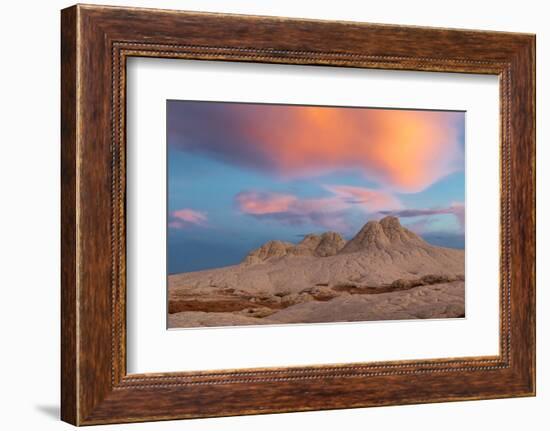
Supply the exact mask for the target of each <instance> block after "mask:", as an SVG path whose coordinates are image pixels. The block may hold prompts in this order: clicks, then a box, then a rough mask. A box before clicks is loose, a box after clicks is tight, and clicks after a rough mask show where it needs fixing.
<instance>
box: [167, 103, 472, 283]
mask: <svg viewBox="0 0 550 431" xmlns="http://www.w3.org/2000/svg"><path fill="white" fill-rule="evenodd" d="M464 122H465V113H464V112H457V111H427V110H406V109H375V108H358V107H332V106H330V107H329V106H306V105H273V104H252V103H227V102H200V101H178V100H169V101H167V143H168V151H167V154H168V156H167V164H168V214H167V222H168V272H169V273H170V274H174V273H181V272H188V271H198V270H202V269H210V268H216V267H221V266H228V265H233V264H237V263H239V262H240V261H242V259H243V258H244V257H245V256H246V254H247V253H248V252H249V251H251V250H252V249H254V248H257V247H259V246H260V245H262V244H263V243H265V242H267V241H269V240H273V239H277V240H282V241H289V242H293V243H296V242H299V241H300V240H301V239H302V237H303V236H304V235H307V234H309V233H321V232H326V231H336V232H339V233H341V234H342V235H343V236H344V237H345V238H348V239H349V238H351V237H353V235H354V234H355V233H357V232H358V231H359V230H360V229H361V227H362V226H363V225H364V224H365V223H366V222H367V221H369V220H378V219H380V218H382V217H384V216H385V215H395V216H397V217H399V219H400V220H401V223H402V224H403V225H404V226H406V227H407V228H409V229H411V230H412V231H414V232H416V233H417V234H419V235H421V236H422V237H423V238H424V239H425V240H426V241H428V242H430V243H432V244H435V245H441V246H445V247H453V248H464V198H465V196H464V194H465V177H464V164H465V161H464V157H465V154H464V132H465V124H464Z"/></svg>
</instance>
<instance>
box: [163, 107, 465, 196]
mask: <svg viewBox="0 0 550 431" xmlns="http://www.w3.org/2000/svg"><path fill="white" fill-rule="evenodd" d="M190 103H193V102H190ZM177 106H180V105H177ZM183 106H184V107H185V106H188V107H189V109H187V110H185V109H184V110H182V111H174V112H173V113H172V114H171V116H173V119H172V120H170V118H172V117H171V116H169V125H171V126H170V127H173V132H172V133H175V139H174V140H171V142H175V144H174V145H177V146H178V147H179V148H183V149H186V150H190V151H194V152H203V153H205V154H208V155H209V156H213V157H218V158H221V159H224V160H225V161H229V162H230V163H232V164H240V165H246V166H248V167H252V168H255V169H258V170H261V171H262V172H267V173H272V174H275V175H281V176H284V177H291V178H292V177H300V176H307V175H318V174H325V173H330V172H336V171H342V170H359V171H361V172H362V173H363V174H364V176H365V177H366V178H367V179H369V180H371V181H374V182H376V183H378V184H379V185H381V186H382V187H383V188H385V189H392V190H395V191H399V192H419V191H422V190H424V189H425V188H427V187H429V186H430V185H431V184H433V183H435V182H437V181H438V180H439V179H441V178H443V177H445V176H446V175H448V174H450V173H453V172H455V171H459V170H462V169H463V148H462V144H461V142H462V138H461V132H462V129H463V128H464V113H461V112H441V111H415V110H391V109H364V108H338V107H315V106H291V105H260V104H231V103H230V104H214V103H202V104H197V103H196V104H195V105H193V106H192V109H191V107H190V105H185V104H183ZM179 109H182V108H179ZM178 112H179V114H178Z"/></svg>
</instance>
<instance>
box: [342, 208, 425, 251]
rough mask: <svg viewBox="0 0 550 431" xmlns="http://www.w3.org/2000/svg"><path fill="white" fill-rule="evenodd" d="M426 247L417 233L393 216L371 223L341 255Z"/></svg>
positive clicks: (346, 246)
mask: <svg viewBox="0 0 550 431" xmlns="http://www.w3.org/2000/svg"><path fill="white" fill-rule="evenodd" d="M411 245H426V242H425V241H424V240H423V239H422V238H420V237H419V236H418V235H416V234H415V233H413V232H411V231H410V230H408V229H407V228H404V227H403V226H401V223H399V219H398V218H397V217H393V216H387V217H384V218H383V219H382V220H380V221H379V222H378V221H369V222H368V223H367V224H365V226H363V228H362V229H361V230H360V231H359V232H358V233H357V235H355V236H354V237H353V238H352V239H351V240H350V241H348V243H347V244H346V245H345V247H344V248H343V249H342V250H341V251H340V253H355V252H358V251H369V250H373V249H375V250H385V249H388V248H395V247H396V246H411Z"/></svg>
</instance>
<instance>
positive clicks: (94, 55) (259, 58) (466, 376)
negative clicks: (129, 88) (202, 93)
mask: <svg viewBox="0 0 550 431" xmlns="http://www.w3.org/2000/svg"><path fill="white" fill-rule="evenodd" d="M61 21H62V27H61V47H62V63H61V71H62V93H61V106H62V112H61V121H62V134H61V138H62V148H61V167H62V182H61V188H62V218H61V221H62V242H61V253H62V295H61V306H62V325H61V339H62V345H61V354H62V364H61V365H62V373H61V375H62V378H61V388H62V390H61V417H62V419H63V420H65V421H67V422H70V423H72V424H75V425H91V424H101V423H114V422H137V421H147V420H162V419H178V418H192V417H210V416H229V415H239V414H255V413H272V412H287V411H306V410H320V409H335V408H351V407H367V406H379V405H391V404H412V403H424V402H441V401H454V400H471V399H482V398H503V397H513V396H532V395H534V394H535V135H534V133H535V126H534V124H535V105H534V102H535V37H534V35H527V34H512V33H497V32H482V31H469V30H448V29H435V28H423V27H402V26H389V25H374V24H359V23H351V22H330V21H313V20H296V19H284V18H274V17H253V16H241V15H219V14H205V13H196V12H193V13H190V12H178V11H166V10H154V9H132V8H118V7H103V6H83V5H77V6H73V7H71V8H68V9H65V10H63V11H62V20H61ZM131 56H140V57H164V58H184V59H197V60H224V61H241V62H243V61H244V62H258V63H259V62H261V63H285V64H300V65H330V66H342V67H356V68H377V69H401V70H418V71H442V72H461V73H483V74H494V75H498V76H499V77H500V106H501V112H500V117H501V133H500V136H501V142H500V148H501V199H500V201H501V219H500V226H501V263H500V292H501V295H500V322H501V324H500V353H499V355H498V356H494V357H493V356H491V357H465V358H442V359H434V360H416V361H398V362H396V361H393V362H377V363H353V364H338V365H327V366H303V367H291V368H290V367H288V368H286V367H283V368H266V369H243V370H227V371H208V370H206V371H204V372H181V373H156V374H131V375H128V374H127V373H126V349H125V346H126V326H125V325H126V309H125V307H126V302H125V301H126V285H125V281H126V267H125V264H126V261H125V251H126V248H125V199H126V195H125V193H126V183H125V182H126V172H125V168H126V165H125V152H126V136H125V129H126V123H125V121H126V112H125V100H126V59H127V58H128V57H131Z"/></svg>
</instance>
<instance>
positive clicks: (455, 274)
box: [168, 216, 465, 328]
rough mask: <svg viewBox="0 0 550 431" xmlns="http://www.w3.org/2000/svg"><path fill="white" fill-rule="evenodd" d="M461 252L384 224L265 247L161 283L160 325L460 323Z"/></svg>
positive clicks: (389, 221)
mask: <svg viewBox="0 0 550 431" xmlns="http://www.w3.org/2000/svg"><path fill="white" fill-rule="evenodd" d="M464 314H465V311H464V250H459V249H451V248H444V247H437V246H434V245H431V244H429V243H427V242H426V241H424V240H423V239H422V238H421V237H419V236H418V235H416V234H415V233H413V232H412V231H410V230H408V229H406V228H405V227H403V226H402V225H401V223H400V222H399V219H398V218H396V217H393V216H387V217H384V218H383V219H381V220H380V221H369V222H367V223H366V224H365V225H364V226H363V228H362V229H361V230H360V231H359V232H358V233H357V234H356V235H355V236H354V237H353V238H352V239H351V240H349V241H346V240H345V239H344V238H343V237H342V236H341V235H340V234H339V233H336V232H325V233H323V234H320V235H314V234H311V235H307V236H305V237H304V239H303V240H302V241H301V242H299V243H298V244H293V243H290V242H283V241H277V240H274V241H269V242H267V243H266V244H264V245H262V246H261V247H260V248H258V249H256V250H253V251H251V252H250V253H249V254H248V255H247V256H246V258H245V259H244V260H243V262H241V263H240V264H238V265H233V266H227V267H223V268H217V269H212V270H205V271H197V272H189V273H182V274H174V275H170V276H169V277H168V327H170V328H190V327H215V326H241V325H261V324H271V325H274V324H275V325H279V324H288V323H320V322H356V321H373V320H402V319H430V318H458V317H464Z"/></svg>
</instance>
